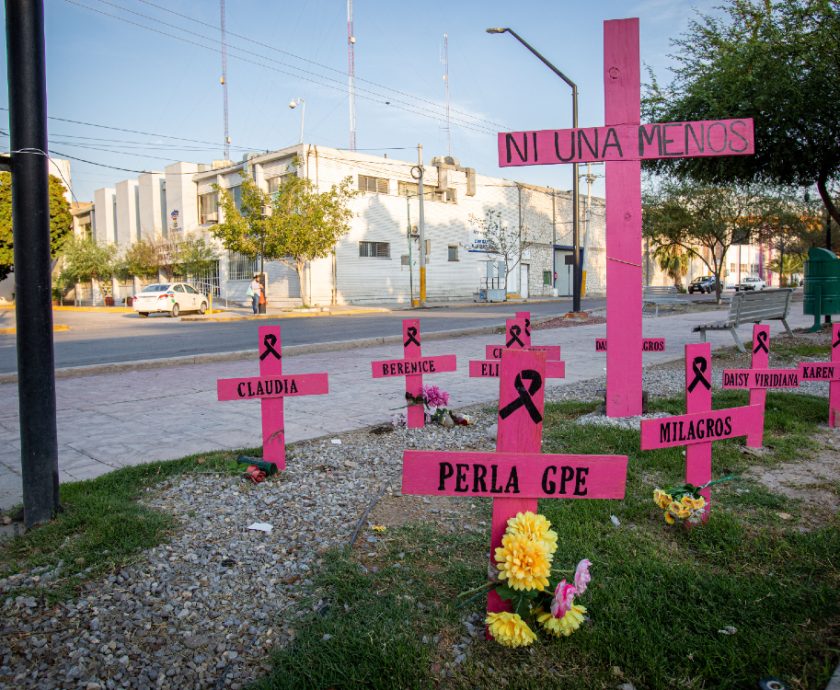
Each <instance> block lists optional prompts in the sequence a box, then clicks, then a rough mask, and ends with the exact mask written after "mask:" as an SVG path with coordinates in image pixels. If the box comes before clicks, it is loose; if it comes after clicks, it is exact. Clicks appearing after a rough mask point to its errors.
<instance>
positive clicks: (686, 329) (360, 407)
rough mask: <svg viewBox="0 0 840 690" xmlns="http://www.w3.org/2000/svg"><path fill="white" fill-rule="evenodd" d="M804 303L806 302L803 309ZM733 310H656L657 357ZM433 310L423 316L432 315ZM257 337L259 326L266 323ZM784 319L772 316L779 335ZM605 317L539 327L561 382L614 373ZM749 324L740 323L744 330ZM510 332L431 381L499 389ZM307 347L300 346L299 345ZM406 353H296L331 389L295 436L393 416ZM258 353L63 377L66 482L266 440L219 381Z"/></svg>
mask: <svg viewBox="0 0 840 690" xmlns="http://www.w3.org/2000/svg"><path fill="white" fill-rule="evenodd" d="M800 311H801V310H797V312H800ZM726 313H727V312H726V310H720V311H705V312H694V313H689V314H680V315H674V316H659V317H658V318H653V317H645V319H644V334H645V336H646V337H664V338H666V342H667V352H664V353H650V354H647V355H645V364H652V363H658V362H664V361H669V360H674V359H679V358H681V357H682V353H683V345H684V344H686V343H689V342H697V341H698V340H699V337H698V335H697V334H695V333H692V332H691V329H692V327H693V326H694V325H696V324H699V323H708V322H710V321H715V320H718V319H723V318H724V317H725V316H726ZM421 320H422V316H421ZM789 322H790V324H791V327H793V328H796V327H805V326H808V325H810V324H811V323H812V318H810V317H806V316H804V315H802V314H801V313H795V314H792V315H791V317H790V319H789ZM254 326H255V328H254V341H255V342H256V338H257V328H256V326H257V324H254ZM782 330H783V329H782V327H781V324H780V323H779V322H778V321H773V322H771V332H772V333H773V334H774V335H775V334H778V333H779V332H781V331H782ZM605 332H606V326H605V325H604V324H599V325H589V326H575V327H567V328H559V329H551V330H537V331H534V335H533V341H534V344H538V345H557V344H559V345H561V347H562V351H563V359H564V360H565V361H566V378H565V379H563V380H550V381H549V383H548V386H549V387H555V386H563V385H566V384H568V383H573V382H577V381H581V380H585V379H590V378H595V377H597V376H601V375H603V373H604V371H605V367H606V355H604V354H596V353H595V344H594V340H595V338H597V337H603V336H604V335H605ZM750 333H751V330H750V329H749V327H747V326H742V327H741V328H740V329H739V334H740V336H741V337H742V338H743V339H747V338H748V337H749V336H750ZM709 340H710V342H711V343H712V346H713V347H730V346H732V345H733V342H732V337H731V336H730V334H729V333H728V332H726V331H714V332H710V333H709ZM500 341H501V336H500V335H472V336H463V337H453V338H449V339H441V340H434V341H430V342H427V343H426V344H424V346H423V353H424V354H425V355H437V354H455V355H457V357H458V371H457V372H456V373H451V374H441V375H438V376H430V377H428V378H427V379H426V380H427V382H429V383H435V384H438V385H440V386H441V387H443V388H444V389H445V390H447V391H449V393H450V394H451V396H452V404H453V407H455V408H458V407H462V406H465V405H470V404H473V403H479V402H486V401H490V400H493V399H494V396H495V395H496V394H497V387H496V386H495V385H494V382H493V380H487V379H471V378H469V375H468V366H469V365H468V361H469V360H470V359H483V358H484V346H485V344H491V343H498V342H500ZM300 349H303V348H298V350H300ZM400 357H402V348H400V347H399V345H397V344H393V345H373V346H366V347H359V348H352V349H345V350H341V351H334V352H318V353H309V352H300V351H298V353H296V354H289V355H287V356H286V357H285V358H284V359H285V363H284V367H283V368H284V371H285V372H286V373H309V372H321V371H326V372H328V373H329V377H330V393H329V395H326V396H312V397H301V398H291V399H289V400H287V401H286V407H285V409H286V427H287V441H288V442H293V441H298V440H303V439H309V438H315V437H318V436H324V435H330V434H337V433H341V432H343V431H348V430H351V429H358V428H361V427H365V426H368V425H371V424H376V423H380V422H385V421H389V420H390V419H391V416H392V415H393V414H394V413H395V412H397V411H400V410H402V409H404V404H405V400H404V387H403V380H402V379H399V378H397V379H373V378H372V377H371V367H370V362H371V361H372V360H375V359H397V358H400ZM257 373H258V362H257V358H256V356H255V357H254V358H253V360H239V361H225V362H213V363H204V364H192V365H185V364H180V365H173V366H170V367H163V368H155V369H147V370H140V371H125V372H115V373H103V374H94V375H90V376H83V377H77V378H66V379H58V380H57V381H56V396H57V418H58V444H59V468H60V474H61V481H73V480H79V479H90V478H92V477H96V476H98V475H100V474H103V473H105V472H109V471H111V470H113V469H116V468H119V467H124V466H127V465H135V464H140V463H144V462H150V461H153V460H171V459H175V458H179V457H182V456H184V455H188V454H191V453H199V452H205V451H211V450H218V449H238V448H243V447H254V446H260V445H261V444H262V439H261V431H260V429H261V427H260V406H259V402H258V401H234V402H218V401H217V400H216V379H219V378H233V377H242V376H256V375H257ZM20 501H21V476H20V432H19V427H18V400H17V384H12V383H6V384H0V509H5V508H8V507H10V506H11V505H13V504H15V503H19V502H20Z"/></svg>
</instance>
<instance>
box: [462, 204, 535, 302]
mask: <svg viewBox="0 0 840 690" xmlns="http://www.w3.org/2000/svg"><path fill="white" fill-rule="evenodd" d="M469 221H470V224H471V225H472V226H473V228H474V229H475V232H476V233H477V234H479V235H481V236H482V237H483V238H484V239H485V240H486V241H487V242H486V247H487V253H488V254H495V255H496V256H499V257H501V259H502V261H503V262H504V264H505V285H504V289H505V292H507V286H508V277H509V276H510V274H511V272H512V271H513V269H515V268H516V266H517V264H519V262H520V261H521V260H522V253H523V252H524V251H525V250H526V249H528V247H530V246H531V245H532V244H533V242H531V241H530V240H529V239H528V231H527V230H526V229H525V228H522V229H521V231H520V230H517V229H514V228H511V227H510V226H509V225H507V223H504V222H503V221H502V212H501V211H497V210H494V209H489V210H487V211H486V212H485V214H484V218H479V217H478V216H474V215H473V214H470V215H469Z"/></svg>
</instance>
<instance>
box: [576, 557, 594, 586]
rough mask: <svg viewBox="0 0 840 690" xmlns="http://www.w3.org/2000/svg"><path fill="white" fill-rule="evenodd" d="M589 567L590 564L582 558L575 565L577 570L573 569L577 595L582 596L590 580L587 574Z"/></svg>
mask: <svg viewBox="0 0 840 690" xmlns="http://www.w3.org/2000/svg"><path fill="white" fill-rule="evenodd" d="M590 565H592V563H591V562H590V561H589V559H588V558H584V559H583V560H582V561H581V562H580V563H578V564H577V568H576V569H575V589H576V590H577V593H578V594H583V593H584V592H585V591H586V586H587V585H588V584H589V581H590V580H591V579H592V576H591V575H590V574H589V566H590Z"/></svg>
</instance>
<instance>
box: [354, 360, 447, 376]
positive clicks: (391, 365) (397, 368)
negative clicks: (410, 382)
mask: <svg viewBox="0 0 840 690" xmlns="http://www.w3.org/2000/svg"><path fill="white" fill-rule="evenodd" d="M370 365H371V369H372V370H373V378H375V379H381V378H383V377H387V376H416V375H418V374H421V375H422V374H439V373H443V372H447V371H455V370H456V368H457V363H456V358H455V355H438V356H436V357H418V358H417V359H388V360H381V361H378V362H371V363H370Z"/></svg>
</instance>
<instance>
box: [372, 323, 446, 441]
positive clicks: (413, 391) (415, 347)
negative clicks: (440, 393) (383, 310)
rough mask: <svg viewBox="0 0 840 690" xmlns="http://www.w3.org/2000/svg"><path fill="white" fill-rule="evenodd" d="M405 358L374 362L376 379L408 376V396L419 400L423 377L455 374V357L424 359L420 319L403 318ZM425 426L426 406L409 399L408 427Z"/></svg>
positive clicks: (373, 368) (406, 389) (373, 367)
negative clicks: (421, 348)
mask: <svg viewBox="0 0 840 690" xmlns="http://www.w3.org/2000/svg"><path fill="white" fill-rule="evenodd" d="M403 352H404V353H405V356H404V358H403V359H388V360H380V361H378V362H371V363H370V365H371V368H372V370H373V378H375V379H379V378H385V377H391V376H404V377H405V392H406V396H409V395H410V396H412V397H413V398H415V399H417V398H419V397H420V395H421V394H422V392H423V374H440V373H443V372H447V371H455V369H456V361H455V355H438V356H437V357H423V356H422V354H421V352H420V320H419V319H403ZM425 424H426V411H425V408H424V407H423V403H413V402H411V401H410V400H408V399H406V426H407V427H408V428H409V429H420V428H422V427H423V426H425Z"/></svg>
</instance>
